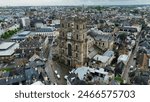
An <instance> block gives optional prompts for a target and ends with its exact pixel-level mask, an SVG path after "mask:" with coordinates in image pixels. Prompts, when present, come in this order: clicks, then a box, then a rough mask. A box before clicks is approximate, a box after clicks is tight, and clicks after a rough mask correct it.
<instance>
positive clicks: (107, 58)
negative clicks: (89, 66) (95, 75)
mask: <svg viewBox="0 0 150 102" xmlns="http://www.w3.org/2000/svg"><path fill="white" fill-rule="evenodd" d="M109 58H110V57H108V56H102V55H96V56H94V60H96V61H101V62H102V63H106V62H107V61H108V60H109Z"/></svg>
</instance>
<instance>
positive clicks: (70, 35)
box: [59, 16, 88, 67]
mask: <svg viewBox="0 0 150 102" xmlns="http://www.w3.org/2000/svg"><path fill="white" fill-rule="evenodd" d="M60 25H61V27H60V35H59V60H60V61H61V62H62V63H64V64H66V65H68V66H71V67H80V66H83V65H84V64H85V62H86V58H87V55H88V46H87V29H86V19H85V18H84V17H77V16H75V17H65V18H63V17H62V18H61V22H60Z"/></svg>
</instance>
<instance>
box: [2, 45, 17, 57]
mask: <svg viewBox="0 0 150 102" xmlns="http://www.w3.org/2000/svg"><path fill="white" fill-rule="evenodd" d="M13 44H14V45H13ZM6 45H7V44H6ZM8 45H9V46H8ZM8 45H7V48H8V49H6V50H2V51H0V56H10V55H12V54H13V53H14V52H15V49H16V48H19V44H18V43H14V42H12V43H11V45H10V44H8ZM3 46H4V45H3ZM10 46H11V47H10ZM0 47H1V45H0Z"/></svg>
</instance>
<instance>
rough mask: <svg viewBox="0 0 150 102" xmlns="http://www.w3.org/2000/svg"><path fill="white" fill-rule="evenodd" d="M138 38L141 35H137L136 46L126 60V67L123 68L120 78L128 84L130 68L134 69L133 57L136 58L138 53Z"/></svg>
mask: <svg viewBox="0 0 150 102" xmlns="http://www.w3.org/2000/svg"><path fill="white" fill-rule="evenodd" d="M140 37H141V33H139V36H138V38H137V39H136V45H135V48H134V49H133V51H132V53H131V56H130V58H129V60H128V63H127V65H126V66H125V68H124V70H123V73H122V78H123V80H124V81H125V82H127V83H130V79H129V69H130V67H131V66H134V67H136V62H135V60H134V56H136V53H137V51H138V45H139V41H140Z"/></svg>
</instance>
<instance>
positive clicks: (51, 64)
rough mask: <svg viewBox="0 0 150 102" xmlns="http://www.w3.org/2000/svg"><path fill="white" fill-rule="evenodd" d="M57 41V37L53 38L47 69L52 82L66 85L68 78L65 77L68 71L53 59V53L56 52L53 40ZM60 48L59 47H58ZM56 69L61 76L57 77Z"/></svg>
mask: <svg viewBox="0 0 150 102" xmlns="http://www.w3.org/2000/svg"><path fill="white" fill-rule="evenodd" d="M54 41H55V38H53V40H52V42H51V44H50V46H49V47H50V50H49V56H48V60H47V63H46V67H45V71H46V73H47V75H48V77H49V79H50V81H51V84H58V85H65V84H66V80H65V79H64V76H65V75H66V74H67V71H65V67H62V66H60V65H59V64H58V63H57V62H56V61H53V60H52V58H53V53H55V52H54V51H55V50H54V49H55V47H53V42H54ZM57 50H58V49H57ZM55 71H57V72H58V74H59V75H60V78H58V77H57V75H56V73H55Z"/></svg>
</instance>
